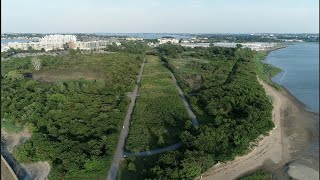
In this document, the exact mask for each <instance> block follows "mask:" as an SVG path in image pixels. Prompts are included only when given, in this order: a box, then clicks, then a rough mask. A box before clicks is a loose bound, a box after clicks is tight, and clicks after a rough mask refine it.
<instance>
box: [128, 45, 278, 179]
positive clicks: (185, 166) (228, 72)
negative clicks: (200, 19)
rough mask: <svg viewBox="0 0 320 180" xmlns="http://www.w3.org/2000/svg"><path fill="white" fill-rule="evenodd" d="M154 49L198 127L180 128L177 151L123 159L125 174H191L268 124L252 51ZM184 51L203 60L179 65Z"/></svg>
mask: <svg viewBox="0 0 320 180" xmlns="http://www.w3.org/2000/svg"><path fill="white" fill-rule="evenodd" d="M159 52H160V54H161V55H162V59H164V60H165V61H166V62H167V63H168V67H171V70H172V71H173V72H174V74H175V75H176V76H177V78H178V80H179V83H180V84H183V86H182V88H183V91H184V92H187V98H188V100H189V103H190V104H191V107H192V109H193V110H194V111H195V113H196V115H197V116H198V118H199V117H200V123H201V124H200V127H199V128H198V129H195V128H193V127H189V129H188V130H186V131H184V132H182V134H181V135H180V139H181V141H182V143H183V146H182V148H181V149H179V150H177V151H171V152H167V153H164V154H161V155H157V156H153V157H145V158H142V159H141V158H131V159H129V160H128V161H127V162H126V163H127V164H128V166H129V165H130V166H131V170H130V171H128V174H132V177H134V175H137V174H138V176H137V179H139V178H143V179H194V178H195V177H197V176H199V175H200V174H201V173H202V172H204V171H206V170H207V169H208V168H210V167H212V166H213V165H214V164H215V163H217V162H225V161H228V160H232V159H234V158H235V157H236V156H238V155H243V154H245V153H247V152H248V150H249V149H250V147H251V145H252V143H253V142H254V141H255V140H256V139H257V138H258V137H259V136H260V135H266V134H267V133H268V132H269V131H270V130H271V129H272V128H273V127H274V124H273V122H272V114H271V111H272V103H271V102H270V101H269V99H268V98H267V96H266V93H265V91H264V89H263V87H262V86H261V85H260V84H259V83H258V81H257V78H256V72H255V64H254V61H253V56H254V54H255V52H254V51H251V50H249V49H240V48H221V47H209V48H194V49H191V48H184V47H178V46H176V47H175V46H173V45H164V46H160V47H159ZM190 56H192V57H196V58H203V59H205V60H208V61H209V63H201V62H199V63H197V60H196V59H195V60H193V61H190V63H187V64H184V66H180V67H179V68H177V67H176V66H175V64H176V62H175V61H179V58H182V59H183V58H186V57H190ZM176 57H178V58H176ZM199 61H200V60H199ZM190 66H191V67H192V71H193V72H197V74H196V75H198V76H200V77H201V78H199V83H200V87H197V88H195V87H193V86H191V85H190V83H189V82H188V78H186V77H185V76H188V75H190V73H188V72H189V71H186V69H184V68H190ZM155 157H156V158H155ZM156 159H157V160H156ZM141 164H143V166H142V165H141ZM133 165H134V167H135V168H132V167H133ZM139 168H143V170H142V169H139ZM137 172H138V173H137Z"/></svg>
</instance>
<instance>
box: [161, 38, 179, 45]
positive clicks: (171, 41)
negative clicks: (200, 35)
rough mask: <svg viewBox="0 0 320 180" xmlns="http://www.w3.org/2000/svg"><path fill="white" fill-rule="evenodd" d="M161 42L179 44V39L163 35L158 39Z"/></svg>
mask: <svg viewBox="0 0 320 180" xmlns="http://www.w3.org/2000/svg"><path fill="white" fill-rule="evenodd" d="M158 41H159V44H166V43H172V44H178V43H179V39H176V38H173V37H162V38H160V39H158Z"/></svg>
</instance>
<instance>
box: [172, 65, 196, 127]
mask: <svg viewBox="0 0 320 180" xmlns="http://www.w3.org/2000/svg"><path fill="white" fill-rule="evenodd" d="M169 72H170V75H171V77H172V79H173V81H174V83H175V85H176V88H177V89H178V92H179V95H180V97H181V99H182V101H183V104H184V106H185V107H186V109H187V112H188V115H189V118H190V119H191V121H192V124H193V126H194V127H198V126H199V122H198V120H197V117H196V115H195V114H194V113H193V111H192V110H191V107H190V105H189V103H188V101H187V99H186V97H185V96H184V93H183V92H182V90H181V88H180V86H179V84H178V82H177V79H176V77H175V76H174V74H173V73H172V72H171V71H170V70H169Z"/></svg>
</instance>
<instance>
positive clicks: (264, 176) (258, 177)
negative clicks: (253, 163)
mask: <svg viewBox="0 0 320 180" xmlns="http://www.w3.org/2000/svg"><path fill="white" fill-rule="evenodd" d="M239 180H272V173H271V172H269V171H265V170H258V171H256V172H254V173H252V174H250V175H247V176H244V177H241V178H239Z"/></svg>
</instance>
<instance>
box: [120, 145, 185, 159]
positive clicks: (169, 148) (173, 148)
mask: <svg viewBox="0 0 320 180" xmlns="http://www.w3.org/2000/svg"><path fill="white" fill-rule="evenodd" d="M181 145H182V143H181V142H179V143H177V144H174V145H171V146H167V147H164V148H159V149H155V150H151V151H144V152H125V151H124V152H123V155H124V156H125V157H129V156H150V155H154V154H159V153H163V152H166V151H171V150H175V149H178V148H179V147H181Z"/></svg>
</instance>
